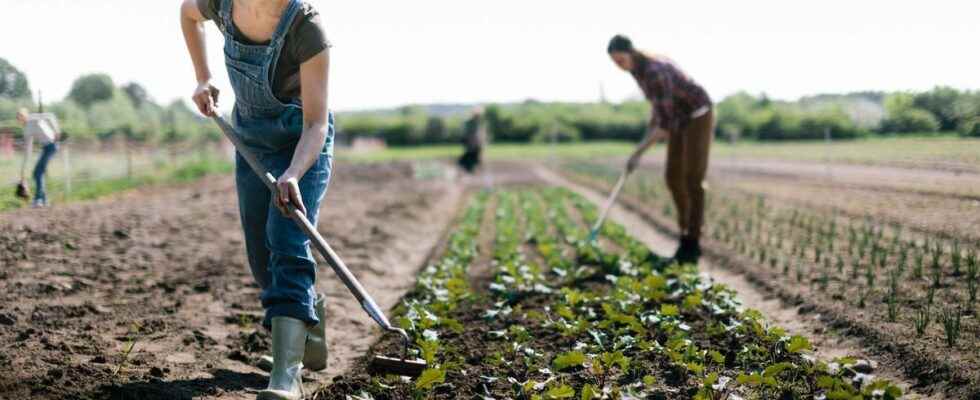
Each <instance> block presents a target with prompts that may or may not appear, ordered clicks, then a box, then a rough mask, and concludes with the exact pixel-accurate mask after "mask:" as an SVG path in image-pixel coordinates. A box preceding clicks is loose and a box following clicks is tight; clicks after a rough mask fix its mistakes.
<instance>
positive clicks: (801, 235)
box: [564, 161, 980, 398]
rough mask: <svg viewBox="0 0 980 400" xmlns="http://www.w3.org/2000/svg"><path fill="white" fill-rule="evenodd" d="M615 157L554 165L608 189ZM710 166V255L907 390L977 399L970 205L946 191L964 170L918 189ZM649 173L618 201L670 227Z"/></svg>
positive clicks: (979, 357) (965, 183) (661, 193)
mask: <svg viewBox="0 0 980 400" xmlns="http://www.w3.org/2000/svg"><path fill="white" fill-rule="evenodd" d="M618 164H619V163H615V164H601V163H596V164H581V163H576V164H574V165H567V166H566V168H564V170H565V171H568V173H567V174H566V175H567V176H569V177H570V178H571V179H573V180H575V181H577V182H580V183H583V184H586V185H588V186H590V187H593V188H596V189H599V190H608V189H609V188H610V187H611V186H612V183H613V182H614V181H615V179H616V176H617V173H618V172H617V169H616V168H618ZM717 164H720V165H718V166H716V167H715V170H714V172H713V176H712V177H711V179H710V183H709V188H710V189H709V190H710V194H709V201H710V203H711V205H710V206H709V217H708V221H712V223H710V224H709V225H708V232H707V235H708V236H709V237H710V238H711V240H710V244H709V245H708V250H709V252H710V253H711V255H712V258H713V259H715V260H716V261H717V262H718V263H720V264H724V265H727V266H729V267H730V268H731V269H734V270H738V271H742V272H744V273H745V274H746V275H747V276H748V277H749V278H750V279H751V280H753V281H755V282H757V283H758V285H759V286H762V287H764V288H766V289H767V290H769V291H770V292H771V293H773V294H774V295H776V296H779V297H781V298H783V299H784V300H785V301H787V302H790V303H795V304H798V305H800V306H801V310H802V311H804V312H806V313H810V314H817V315H820V316H821V318H822V319H824V320H825V321H826V322H827V324H828V325H831V326H834V327H835V328H836V329H839V330H841V331H843V332H844V333H845V334H850V335H854V336H856V337H860V338H863V339H862V340H863V343H864V344H865V345H866V346H868V348H869V349H871V350H873V351H875V352H877V353H879V354H881V355H883V356H885V358H886V359H887V358H889V357H891V358H892V363H893V364H894V366H895V367H897V368H901V369H903V370H904V371H905V374H906V375H907V376H910V377H911V378H913V379H915V380H917V381H918V383H917V386H918V387H920V388H923V389H926V390H932V391H944V390H950V391H951V392H950V396H952V397H953V398H960V397H968V398H973V397H975V396H977V390H978V389H977V382H978V378H980V376H978V375H977V373H976V372H977V371H978V363H980V351H978V349H980V343H978V338H980V335H978V332H980V323H978V319H977V310H978V307H977V286H978V283H980V282H978V265H977V264H978V260H977V258H978V251H980V246H978V242H977V237H976V235H977V230H976V227H977V226H978V225H977V221H976V219H975V218H976V214H977V213H976V210H977V202H976V201H975V200H974V199H972V198H971V196H969V195H963V194H962V193H961V192H958V190H960V189H962V188H968V187H970V185H971V184H973V182H976V179H977V178H978V177H977V176H976V175H971V174H957V175H956V178H955V180H957V182H954V183H953V184H951V185H949V186H948V187H947V188H946V189H945V190H943V191H932V192H923V191H922V190H920V189H921V188H919V187H916V183H918V182H922V186H923V187H926V188H928V187H929V186H930V185H931V184H932V183H933V182H934V181H932V182H930V181H917V180H914V179H911V180H909V181H907V182H906V183H905V184H903V185H895V186H892V187H884V188H883V187H882V186H888V183H887V180H882V179H870V180H865V181H862V174H854V175H851V176H847V175H843V176H842V175H834V177H833V178H832V179H827V178H826V177H825V178H823V179H821V178H816V179H813V178H814V177H813V176H807V175H806V173H805V169H801V168H795V169H794V168H787V166H786V165H780V168H771V169H765V168H756V169H751V168H744V166H739V167H737V168H735V167H733V165H732V164H731V163H726V162H725V161H720V162H718V163H717ZM756 167H758V165H757V166H756ZM834 168H839V166H835V167H834ZM801 170H803V171H804V172H802V173H801ZM859 170H862V171H863V172H869V170H868V169H866V168H865V169H860V168H859ZM660 171H661V169H660V167H659V166H658V165H657V164H656V163H651V164H649V165H647V166H646V168H644V170H643V172H641V173H639V174H638V175H637V176H635V177H634V179H632V180H631V184H629V185H627V188H626V189H625V193H626V195H625V196H624V199H623V202H624V204H626V205H627V206H628V207H629V208H630V209H632V210H635V211H637V212H638V213H641V214H642V215H643V216H644V218H646V219H647V220H648V221H650V222H651V223H653V224H655V225H657V226H659V227H660V228H661V229H662V230H665V231H671V230H672V229H674V228H673V226H675V225H674V224H673V222H672V219H673V215H672V213H673V209H672V206H671V205H670V204H671V203H670V200H669V199H670V198H669V194H668V193H667V192H666V190H665V189H664V188H663V185H662V178H661V177H660V176H661V173H660ZM870 171H874V169H871V170H870ZM794 172H795V173H794ZM878 172H880V171H878ZM909 175H910V176H913V177H914V175H915V172H914V171H912V172H910V173H909ZM867 176H875V175H874V174H869V175H867ZM867 176H864V178H867ZM879 178H880V177H879ZM950 179H953V178H950ZM848 180H850V181H848ZM925 200H929V201H928V202H926V201H925ZM954 205H955V206H954ZM971 209H972V210H973V211H972V213H971V212H970V210H971ZM930 387H933V388H931V389H930ZM954 393H955V394H954Z"/></svg>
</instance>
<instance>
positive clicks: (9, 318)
mask: <svg viewBox="0 0 980 400" xmlns="http://www.w3.org/2000/svg"><path fill="white" fill-rule="evenodd" d="M16 323H17V316H16V315H14V314H6V313H3V314H0V325H7V326H10V325H13V324H16Z"/></svg>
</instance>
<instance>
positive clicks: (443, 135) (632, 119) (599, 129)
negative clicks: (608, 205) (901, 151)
mask: <svg viewBox="0 0 980 400" xmlns="http://www.w3.org/2000/svg"><path fill="white" fill-rule="evenodd" d="M649 109H650V106H649V105H648V104H647V103H646V102H643V101H627V102H624V103H620V104H606V103H542V102H536V101H526V102H523V103H519V104H498V105H491V106H489V107H487V110H486V117H487V122H488V124H489V125H490V130H491V132H492V134H493V138H494V140H495V141H497V142H540V141H550V140H556V141H577V140H631V141H636V140H639V139H640V138H642V136H643V135H644V134H645V128H646V125H647V121H648V118H649V112H650V111H649ZM463 110H465V108H460V111H458V112H456V113H449V114H448V115H447V114H445V113H444V112H443V113H433V112H428V111H427V109H426V108H425V107H421V106H410V107H403V108H400V109H397V110H394V111H390V110H389V111H382V112H361V113H352V114H345V115H341V117H340V118H338V121H339V124H340V131H341V132H344V133H345V134H347V135H349V136H352V137H358V136H366V137H380V138H383V139H385V140H386V141H387V142H388V143H389V144H391V145H424V144H433V143H455V142H458V141H459V140H460V137H461V135H462V125H463V122H464V120H465V112H463ZM716 116H717V118H718V125H717V130H716V134H717V135H718V136H719V137H722V138H726V139H739V138H744V139H752V140H808V139H823V138H824V137H825V135H826V134H827V133H829V134H830V135H831V137H832V138H834V139H854V138H859V137H867V136H872V135H906V134H932V133H938V132H959V134H961V135H962V136H972V137H980V91H959V90H956V89H953V88H949V87H937V88H935V89H932V90H930V91H925V92H917V93H913V92H893V93H885V92H859V93H850V94H843V95H836V94H829V95H818V96H809V97H804V98H802V99H800V100H797V101H777V100H771V99H769V98H768V97H766V96H765V95H758V96H756V95H751V94H748V93H744V92H743V93H736V94H734V95H731V96H728V97H726V98H724V99H723V100H722V101H720V102H718V104H717V105H716Z"/></svg>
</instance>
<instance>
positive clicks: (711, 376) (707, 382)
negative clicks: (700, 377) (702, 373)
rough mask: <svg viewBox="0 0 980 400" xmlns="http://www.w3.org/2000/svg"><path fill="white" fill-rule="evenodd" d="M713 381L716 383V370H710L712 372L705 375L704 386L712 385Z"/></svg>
mask: <svg viewBox="0 0 980 400" xmlns="http://www.w3.org/2000/svg"><path fill="white" fill-rule="evenodd" d="M715 383H718V373H717V372H712V373H710V374H708V376H707V377H705V378H704V386H709V387H710V386H714V385H715Z"/></svg>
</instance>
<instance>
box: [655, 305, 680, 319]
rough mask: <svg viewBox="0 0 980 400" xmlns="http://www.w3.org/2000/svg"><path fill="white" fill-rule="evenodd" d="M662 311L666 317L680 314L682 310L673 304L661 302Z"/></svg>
mask: <svg viewBox="0 0 980 400" xmlns="http://www.w3.org/2000/svg"><path fill="white" fill-rule="evenodd" d="M660 313H661V314H663V315H664V316H666V317H676V316H678V315H680V310H678V309H677V306H675V305H673V304H661V305H660Z"/></svg>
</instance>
